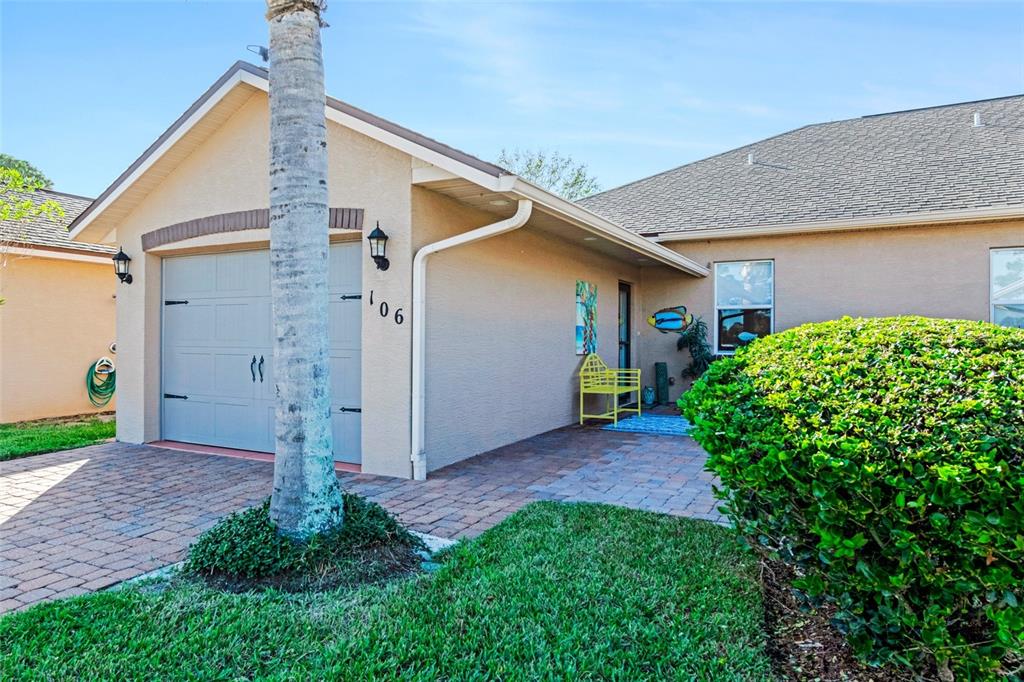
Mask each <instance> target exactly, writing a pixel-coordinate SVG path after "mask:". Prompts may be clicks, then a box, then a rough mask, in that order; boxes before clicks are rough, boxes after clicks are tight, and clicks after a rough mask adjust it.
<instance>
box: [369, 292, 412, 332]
mask: <svg viewBox="0 0 1024 682" xmlns="http://www.w3.org/2000/svg"><path fill="white" fill-rule="evenodd" d="M373 305H374V304H373V290H372V289H371V290H370V307H371V308H372V307H373ZM377 312H379V313H380V316H381V317H385V318H386V317H387V316H388V313H390V312H391V309H390V307H389V306H388V302H387V301H381V302H380V303H379V304H377ZM392 317H393V319H394V320H395V324H402V323H403V322H405V315H403V314H402V309H401V308H395V312H394V315H393V316H392Z"/></svg>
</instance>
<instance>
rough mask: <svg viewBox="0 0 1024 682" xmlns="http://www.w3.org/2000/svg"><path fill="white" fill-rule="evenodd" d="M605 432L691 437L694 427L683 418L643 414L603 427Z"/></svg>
mask: <svg viewBox="0 0 1024 682" xmlns="http://www.w3.org/2000/svg"><path fill="white" fill-rule="evenodd" d="M601 428H602V429H603V430H605V431H619V432H622V433H651V434H656V435H659V436H689V435H690V431H692V430H693V425H692V424H690V422H688V421H686V420H685V419H683V418H682V417H673V416H672V415H664V414H643V415H640V416H639V417H628V418H626V419H620V420H619V423H618V424H608V425H607V426H602V427H601Z"/></svg>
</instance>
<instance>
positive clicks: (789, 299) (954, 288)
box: [640, 221, 1024, 400]
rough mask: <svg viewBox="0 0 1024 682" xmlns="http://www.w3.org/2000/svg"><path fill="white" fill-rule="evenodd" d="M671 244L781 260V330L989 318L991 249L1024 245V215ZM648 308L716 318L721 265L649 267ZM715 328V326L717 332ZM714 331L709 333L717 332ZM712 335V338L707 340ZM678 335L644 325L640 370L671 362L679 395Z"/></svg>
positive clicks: (701, 254)
mask: <svg viewBox="0 0 1024 682" xmlns="http://www.w3.org/2000/svg"><path fill="white" fill-rule="evenodd" d="M666 245H667V246H669V247H670V248H672V249H673V250H675V251H678V252H679V253H682V254H684V255H686V256H687V257H689V258H692V259H693V260H695V261H697V262H698V263H702V264H709V265H710V264H713V263H714V262H721V261H742V260H761V259H773V260H774V261H775V331H781V330H783V329H787V328H789V327H794V326H797V325H800V324H803V323H805V322H818V321H822V320H832V319H837V318H840V317H843V316H844V315H849V316H853V317H856V316H863V317H878V316H886V315H924V316H927V317H942V318H954V319H968V320H988V319H989V251H990V249H992V248H998V247H1010V246H1021V245H1024V222H1021V221H1012V222H999V223H995V222H993V223H981V224H968V225H938V226H929V227H913V228H901V229H887V230H866V231H860V232H843V233H818V234H807V235H794V236H786V237H759V238H750V239H729V240H716V241H699V242H696V241H695V242H671V243H667V244H666ZM643 286H644V314H645V315H650V314H651V313H652V312H654V311H655V310H658V309H660V308H663V307H668V306H674V305H680V304H681V305H685V306H687V308H688V309H689V310H690V311H691V312H693V313H694V314H697V315H700V316H702V317H703V318H704V319H705V320H706V321H707V322H708V326H709V328H710V327H711V326H712V325H713V324H714V304H713V296H714V272H712V274H711V275H710V276H708V277H706V278H703V279H692V278H686V277H678V276H675V275H668V276H666V275H663V274H660V273H657V272H654V271H647V270H645V271H644V279H643ZM712 334H713V332H712ZM712 334H709V336H711V335H712ZM708 341H709V342H711V341H712V338H709V339H708ZM675 342H676V336H675V335H674V334H660V333H658V332H657V331H655V330H653V329H652V328H650V327H649V326H648V325H646V324H645V325H644V327H643V342H642V344H641V348H642V353H641V365H640V366H641V368H643V369H644V370H645V371H649V370H650V369H652V368H653V365H654V363H655V362H668V363H669V376H672V377H675V378H676V386H675V389H674V390H673V391H672V392H671V397H672V399H673V400H674V399H675V397H676V396H677V395H678V394H679V392H680V391H681V389H682V388H683V387H684V385H685V384H686V382H682V381H680V372H681V371H682V369H683V367H684V366H685V365H686V363H687V362H688V360H689V357H688V356H687V354H686V353H685V352H682V353H681V352H678V351H676V347H675Z"/></svg>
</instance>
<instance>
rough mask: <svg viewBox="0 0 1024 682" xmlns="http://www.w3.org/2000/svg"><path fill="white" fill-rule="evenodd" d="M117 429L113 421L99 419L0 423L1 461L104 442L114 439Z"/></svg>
mask: <svg viewBox="0 0 1024 682" xmlns="http://www.w3.org/2000/svg"><path fill="white" fill-rule="evenodd" d="M114 429H115V425H114V420H112V419H110V420H103V419H100V418H98V417H88V418H82V419H77V420H68V419H60V420H57V419H43V420H39V421H30V422H16V423H14V424H0V462H2V461H4V460H8V459H14V458H16V457H25V456H26V455H40V454H42V453H44V452H56V451H57V450H69V449H71V448H80V447H84V446H86V445H94V444H96V443H102V442H103V441H105V440H107V439H109V438H113V437H114Z"/></svg>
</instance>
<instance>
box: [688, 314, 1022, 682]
mask: <svg viewBox="0 0 1024 682" xmlns="http://www.w3.org/2000/svg"><path fill="white" fill-rule="evenodd" d="M1021 377H1024V330H1020V329H1011V328H1005V327H998V326H996V325H991V324H988V323H983V322H968V321H955V320H935V319H926V318H920V317H901V318H882V319H850V318H845V319H843V320H839V321H834V322H824V323H819V324H808V325H804V326H802V327H798V328H796V329H790V330H788V331H785V332H782V333H780V334H775V335H773V336H768V337H765V338H762V339H759V340H757V341H755V342H754V343H753V344H751V345H750V346H749V347H746V348H741V349H740V350H739V351H737V353H736V355H735V356H734V357H731V358H724V359H720V360H718V361H716V362H714V363H713V364H712V365H711V366H710V368H709V369H708V371H707V372H706V373H705V374H704V375H703V377H702V378H701V379H700V380H699V381H697V383H696V384H695V385H694V387H693V388H692V389H691V390H690V391H689V392H688V393H687V394H686V395H685V396H684V399H683V411H684V414H685V415H686V416H687V418H688V419H690V420H691V421H692V422H693V423H694V424H695V430H694V434H693V435H694V438H696V439H697V441H698V442H700V444H701V445H703V446H704V448H705V449H706V450H707V451H708V453H709V458H708V467H709V468H710V469H711V470H713V471H714V472H715V473H717V474H718V476H719V477H720V478H721V480H722V483H723V485H724V488H723V489H722V490H720V491H718V494H719V496H720V497H722V498H723V499H724V500H726V505H725V509H726V510H727V512H728V514H729V515H730V517H731V518H732V520H733V521H734V522H735V524H736V526H737V528H738V529H739V530H740V531H741V532H742V533H743V534H744V535H745V536H746V537H748V538H750V540H751V542H752V544H753V545H754V546H755V547H760V548H762V549H766V550H768V551H771V552H773V553H776V554H777V555H778V556H779V557H780V558H782V559H783V560H785V561H788V562H790V563H792V564H795V565H796V567H797V573H798V575H800V576H801V577H800V578H799V580H798V581H797V583H796V587H797V588H798V589H800V590H802V591H803V592H804V593H805V594H806V595H808V596H809V597H810V598H812V599H816V600H824V601H827V602H829V603H831V604H832V605H833V606H834V607H835V609H836V611H835V617H834V622H836V623H837V625H838V627H840V628H841V629H842V630H843V631H844V632H845V633H846V634H847V637H848V639H849V641H850V642H851V644H852V645H853V647H854V649H855V651H856V652H858V654H859V655H860V656H862V657H863V658H865V659H867V660H869V661H873V662H882V661H894V662H902V663H904V664H909V665H913V666H915V667H919V666H921V665H923V664H924V663H925V662H928V661H930V662H931V665H934V666H935V672H936V673H937V674H938V676H939V677H940V678H941V679H945V680H951V679H953V678H954V676H955V677H956V679H963V680H968V679H992V678H995V677H998V676H1001V675H1009V674H1010V670H1011V668H1013V667H1016V666H1018V665H1020V663H1021V658H1022V656H1024V608H1022V604H1021V601H1022V600H1024V381H1022V380H1021Z"/></svg>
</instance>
